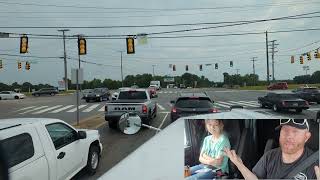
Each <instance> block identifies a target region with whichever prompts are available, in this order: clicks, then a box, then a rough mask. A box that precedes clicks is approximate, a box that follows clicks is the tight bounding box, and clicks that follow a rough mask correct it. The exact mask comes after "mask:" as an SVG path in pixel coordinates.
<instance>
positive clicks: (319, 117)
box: [316, 111, 320, 120]
mask: <svg viewBox="0 0 320 180" xmlns="http://www.w3.org/2000/svg"><path fill="white" fill-rule="evenodd" d="M316 119H318V120H320V111H318V112H317V116H316Z"/></svg>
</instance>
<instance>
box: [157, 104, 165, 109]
mask: <svg viewBox="0 0 320 180" xmlns="http://www.w3.org/2000/svg"><path fill="white" fill-rule="evenodd" d="M157 106H158V107H159V108H160V109H161V110H162V111H164V110H166V109H165V108H164V107H163V106H161V105H160V104H157Z"/></svg>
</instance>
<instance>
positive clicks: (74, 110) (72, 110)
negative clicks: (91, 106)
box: [67, 105, 87, 112]
mask: <svg viewBox="0 0 320 180" xmlns="http://www.w3.org/2000/svg"><path fill="white" fill-rule="evenodd" d="M86 106H87V105H80V106H79V109H81V108H83V107H86ZM76 111H77V107H75V108H73V109H70V110H69V111H67V112H76Z"/></svg>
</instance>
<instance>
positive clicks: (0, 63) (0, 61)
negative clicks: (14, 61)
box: [0, 60, 3, 69]
mask: <svg viewBox="0 0 320 180" xmlns="http://www.w3.org/2000/svg"><path fill="white" fill-rule="evenodd" d="M2 68H3V65H2V60H0V69H2Z"/></svg>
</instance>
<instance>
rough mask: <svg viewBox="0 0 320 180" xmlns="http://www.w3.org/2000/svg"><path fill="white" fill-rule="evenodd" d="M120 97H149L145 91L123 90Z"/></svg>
mask: <svg viewBox="0 0 320 180" xmlns="http://www.w3.org/2000/svg"><path fill="white" fill-rule="evenodd" d="M118 99H147V94H146V92H145V91H122V92H120V94H119V97H118Z"/></svg>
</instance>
